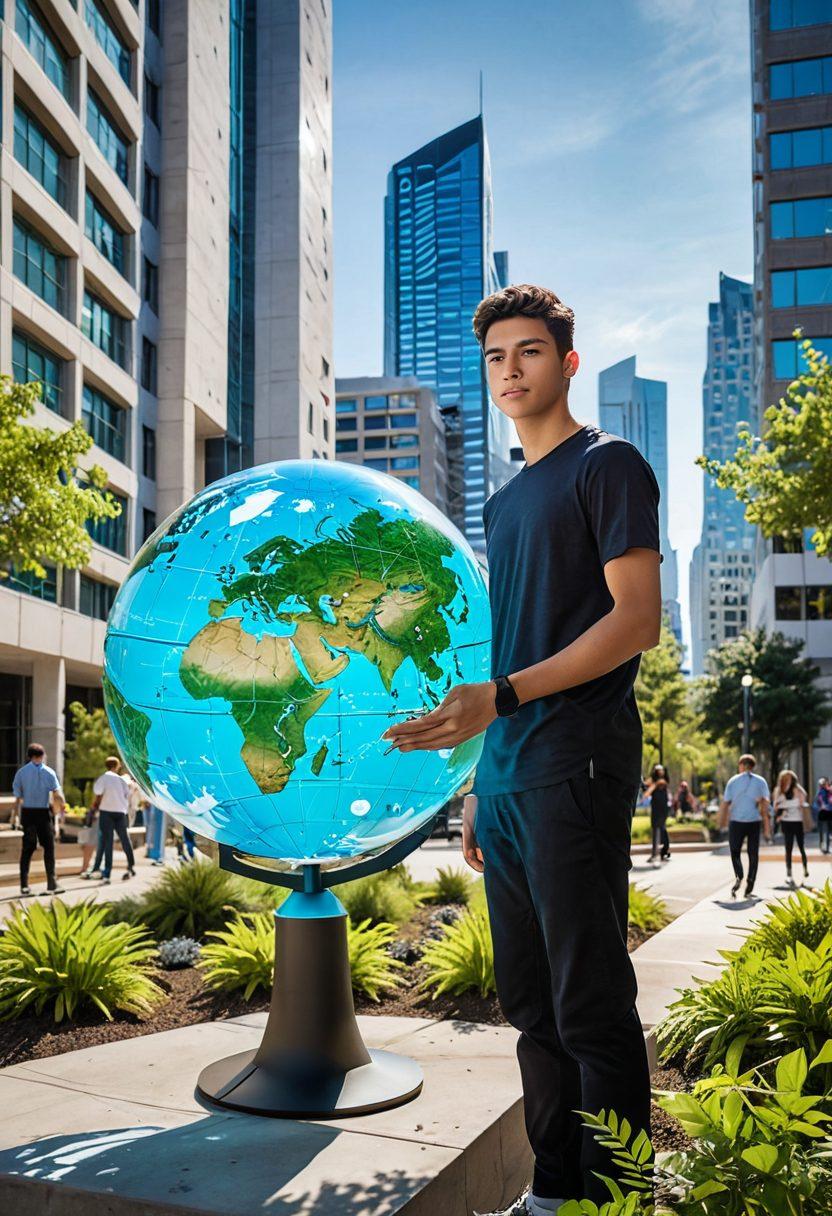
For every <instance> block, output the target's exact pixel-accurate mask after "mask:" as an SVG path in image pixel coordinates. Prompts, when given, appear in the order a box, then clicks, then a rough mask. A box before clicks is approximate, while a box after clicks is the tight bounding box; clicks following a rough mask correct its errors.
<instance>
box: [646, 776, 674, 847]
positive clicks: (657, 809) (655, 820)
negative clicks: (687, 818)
mask: <svg viewBox="0 0 832 1216" xmlns="http://www.w3.org/2000/svg"><path fill="white" fill-rule="evenodd" d="M646 793H647V796H648V798H649V799H650V830H651V833H652V841H653V846H652V851H651V853H650V858H649V864H650V865H652V866H660V865H661V863H662V862H663V861H670V837H669V836H668V834H667V814H668V811H669V810H670V786H669V784H668V780H667V770H666V769H665V767H664V765H663V764H655V765H654V766H653V771H652V772H651V774H650V784H649V785H648V786H647V790H646Z"/></svg>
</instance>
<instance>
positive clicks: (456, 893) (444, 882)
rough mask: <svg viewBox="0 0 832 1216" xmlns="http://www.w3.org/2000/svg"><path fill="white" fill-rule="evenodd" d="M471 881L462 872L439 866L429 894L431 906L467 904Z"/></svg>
mask: <svg viewBox="0 0 832 1216" xmlns="http://www.w3.org/2000/svg"><path fill="white" fill-rule="evenodd" d="M471 886H472V880H471V879H470V878H469V877H468V875H467V874H466V873H465V871H464V870H460V869H456V870H454V869H452V867H451V866H448V867H447V868H446V867H444V866H440V867H439V869H438V870H437V871H436V880H435V881H434V883H433V887H432V890H431V893H430V902H431V903H433V904H467V903H468V900H469V898H470V895H471Z"/></svg>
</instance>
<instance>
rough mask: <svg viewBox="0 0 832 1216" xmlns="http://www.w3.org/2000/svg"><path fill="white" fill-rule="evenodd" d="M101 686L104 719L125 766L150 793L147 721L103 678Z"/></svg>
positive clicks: (148, 725) (146, 718)
mask: <svg viewBox="0 0 832 1216" xmlns="http://www.w3.org/2000/svg"><path fill="white" fill-rule="evenodd" d="M101 683H102V686H103V689H104V702H105V705H106V707H107V716H108V717H109V719H110V723H111V725H112V727H113V733H114V734H115V736H116V738H117V739H118V744H119V747H120V748H121V750H122V752H123V753H124V759H125V760H126V762H127V766H128V768H129V769H130V771H131V772H132V773H133V774H134V776H135V777H136V779H137V780H138V781H139V782H140V783H141V785H143V786H144V788H145V789H146V790H151V789H152V788H153V787H152V785H151V783H150V772H149V770H148V764H149V758H148V753H147V732H148V731H149V730H150V718H148V716H147V714H143V713H142V712H141V710H140V709H134V708H133V706H132V705H129V704H128V703H127V701H125V699H124V697H123V696H122V695H121V693H120V692H119V690H118V689H117V688H116V686H115V684H113V682H112V680H109V679H108V678H107V676H106V675H105V676H103V677H102V680H101Z"/></svg>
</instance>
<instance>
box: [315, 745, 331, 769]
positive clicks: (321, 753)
mask: <svg viewBox="0 0 832 1216" xmlns="http://www.w3.org/2000/svg"><path fill="white" fill-rule="evenodd" d="M328 755H329V748H328V747H327V745H326V744H325V743H322V744H321V746H320V747H319V748H318V750H317V751H316V752H315V755H314V756H313V758H312V772H313V773H314V774H315V776H316V777H318V776H320V772H321V769H322V768H323V766H324V762H325V760H326V758H327V756H328Z"/></svg>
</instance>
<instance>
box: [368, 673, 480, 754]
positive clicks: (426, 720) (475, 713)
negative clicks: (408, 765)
mask: <svg viewBox="0 0 832 1216" xmlns="http://www.w3.org/2000/svg"><path fill="white" fill-rule="evenodd" d="M496 692H497V686H496V684H495V683H494V681H493V680H488V681H486V682H485V683H483V684H458V685H457V687H456V688H452V689H451V691H450V692H449V693H448V695H447V697H445V699H444V701H443V702H442V704H441V705H437V707H436V709H433V710H431V712H430V713H429V714H425V715H424V716H423V717H421V718H410V719H408V721H406V722H398V723H396V725H395V726H390V727H388V729H387V730H386V731H385V732H384V734H383V735H382V736H381V737H382V739H388V740H389V741H390V743H391V745H392V746H393V747H397V748H398V749H399V751H400V752H412V751H430V752H435V751H439V750H440V748H446V747H458V746H459V744H460V743H464V742H465V741H466V739H473V738H474V736H475V735H479V734H482V732H483V731H484V730H485V729H486V727H487V726H489V725H490V724H491V723H492V722H493V721H494V719H495V718H496V717H497V709H496V706H495V704H494V697H495V695H496Z"/></svg>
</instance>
